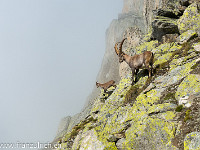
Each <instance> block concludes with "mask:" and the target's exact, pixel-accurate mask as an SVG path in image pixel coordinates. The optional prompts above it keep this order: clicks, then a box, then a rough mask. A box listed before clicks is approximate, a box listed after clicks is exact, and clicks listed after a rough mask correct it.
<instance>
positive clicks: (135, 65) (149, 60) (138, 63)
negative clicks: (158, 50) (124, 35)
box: [115, 39, 154, 81]
mask: <svg viewBox="0 0 200 150" xmlns="http://www.w3.org/2000/svg"><path fill="white" fill-rule="evenodd" d="M124 40H125V39H123V40H122V42H121V43H120V48H119V50H118V49H117V46H116V45H115V51H116V53H117V55H118V56H119V62H120V63H122V62H123V61H125V62H126V63H127V64H128V65H129V67H130V68H131V70H132V77H133V81H135V79H134V76H135V74H136V75H137V73H138V71H139V69H140V68H142V66H143V65H144V66H145V67H146V68H147V69H148V70H149V77H151V75H152V68H153V67H152V66H153V59H154V55H153V53H152V52H150V51H145V52H144V53H142V54H139V55H138V54H137V55H134V56H129V55H127V54H125V53H124V52H122V44H123V42H124Z"/></svg>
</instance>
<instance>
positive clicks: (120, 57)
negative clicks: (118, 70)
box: [114, 38, 127, 63]
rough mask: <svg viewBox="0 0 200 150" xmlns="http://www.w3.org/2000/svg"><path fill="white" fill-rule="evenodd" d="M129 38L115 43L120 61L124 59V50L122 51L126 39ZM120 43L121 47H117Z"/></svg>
mask: <svg viewBox="0 0 200 150" xmlns="http://www.w3.org/2000/svg"><path fill="white" fill-rule="evenodd" d="M126 39H127V38H125V39H123V40H122V41H121V42H118V43H116V44H115V47H114V48H115V52H116V54H117V55H118V56H119V62H120V63H122V62H123V61H124V52H122V45H123V43H124V41H125V40H126ZM119 43H120V45H119V49H118V48H117V46H118V44H119Z"/></svg>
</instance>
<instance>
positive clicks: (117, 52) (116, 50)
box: [114, 42, 119, 55]
mask: <svg viewBox="0 0 200 150" xmlns="http://www.w3.org/2000/svg"><path fill="white" fill-rule="evenodd" d="M118 43H119V42H118ZM118 43H116V44H115V47H114V48H115V52H116V54H117V55H119V50H118V49H117V46H118Z"/></svg>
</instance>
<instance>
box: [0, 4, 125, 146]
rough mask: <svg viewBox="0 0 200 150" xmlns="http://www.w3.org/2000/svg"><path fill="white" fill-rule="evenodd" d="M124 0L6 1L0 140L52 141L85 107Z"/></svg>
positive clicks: (0, 52)
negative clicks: (111, 26)
mask: <svg viewBox="0 0 200 150" xmlns="http://www.w3.org/2000/svg"><path fill="white" fill-rule="evenodd" d="M122 3H123V1H122V0H0V119H1V121H0V143H1V142H17V141H18V142H38V141H40V142H46V141H52V140H53V138H54V136H55V134H56V131H57V127H58V124H59V121H60V120H61V118H63V117H65V116H68V115H74V114H76V113H78V112H80V110H81V109H82V108H83V105H84V103H85V100H86V97H87V96H88V95H89V93H90V92H91V90H92V88H93V86H94V85H95V79H96V76H97V73H98V71H99V69H100V66H101V61H102V58H103V55H104V52H105V31H106V28H108V26H109V24H110V23H111V21H112V19H115V18H117V16H118V14H119V13H120V12H121V10H122V6H123V4H122Z"/></svg>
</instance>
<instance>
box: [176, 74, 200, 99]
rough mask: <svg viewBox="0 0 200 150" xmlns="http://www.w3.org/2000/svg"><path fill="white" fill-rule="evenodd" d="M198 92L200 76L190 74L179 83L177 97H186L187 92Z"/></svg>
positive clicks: (199, 90)
mask: <svg viewBox="0 0 200 150" xmlns="http://www.w3.org/2000/svg"><path fill="white" fill-rule="evenodd" d="M197 92H200V76H199V75H195V74H190V75H188V76H187V77H186V78H185V79H184V81H183V82H182V83H181V84H180V85H179V87H178V90H177V92H176V94H175V97H176V99H178V97H184V96H186V95H187V94H195V93H197Z"/></svg>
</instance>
